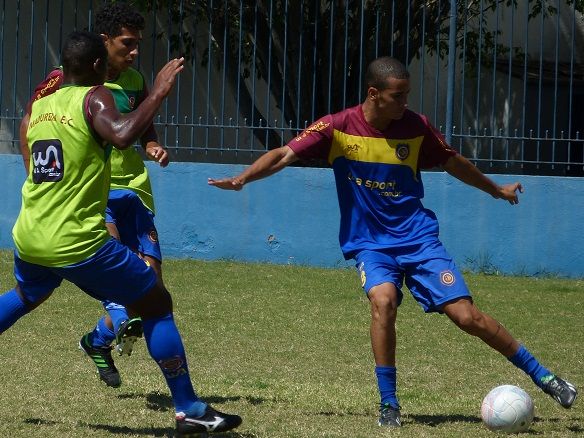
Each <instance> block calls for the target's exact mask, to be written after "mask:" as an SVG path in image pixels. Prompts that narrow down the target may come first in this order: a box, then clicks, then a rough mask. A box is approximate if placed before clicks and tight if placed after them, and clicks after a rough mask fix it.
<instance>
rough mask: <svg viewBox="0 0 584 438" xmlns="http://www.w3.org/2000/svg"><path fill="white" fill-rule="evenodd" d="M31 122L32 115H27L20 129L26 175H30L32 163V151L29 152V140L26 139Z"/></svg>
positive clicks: (23, 118)
mask: <svg viewBox="0 0 584 438" xmlns="http://www.w3.org/2000/svg"><path fill="white" fill-rule="evenodd" d="M29 122H30V114H29V113H25V114H24V116H23V117H22V120H21V121H20V129H19V137H20V138H19V143H20V153H21V154H22V160H23V161H24V168H25V169H26V174H27V175H28V173H29V163H30V151H29V150H28V140H27V139H26V132H27V131H28V123H29Z"/></svg>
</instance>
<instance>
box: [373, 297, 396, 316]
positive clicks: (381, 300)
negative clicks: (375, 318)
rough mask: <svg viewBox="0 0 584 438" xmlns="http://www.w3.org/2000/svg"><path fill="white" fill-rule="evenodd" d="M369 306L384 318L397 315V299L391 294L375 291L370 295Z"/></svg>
mask: <svg viewBox="0 0 584 438" xmlns="http://www.w3.org/2000/svg"><path fill="white" fill-rule="evenodd" d="M370 300H371V306H372V307H373V309H374V310H375V313H377V314H379V315H380V316H381V317H383V318H384V319H387V318H390V319H391V318H395V317H396V315H397V307H398V303H397V299H396V298H395V297H393V296H392V295H391V294H384V293H377V294H374V295H372V296H371V297H370Z"/></svg>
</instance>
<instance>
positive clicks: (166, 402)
mask: <svg viewBox="0 0 584 438" xmlns="http://www.w3.org/2000/svg"><path fill="white" fill-rule="evenodd" d="M117 398H119V399H120V400H124V399H140V398H144V399H146V407H147V408H148V409H150V410H152V411H157V412H166V411H173V410H174V405H173V403H172V398H171V397H170V396H169V395H168V394H160V393H159V392H150V393H148V394H144V393H135V392H134V393H125V394H120V395H118V396H117ZM203 400H204V401H206V402H207V403H209V404H212V405H221V404H223V403H227V402H240V401H244V402H246V403H249V404H250V405H253V406H257V405H261V404H262V403H264V402H265V401H266V399H264V398H259V397H245V396H244V397H241V396H231V397H221V396H216V395H215V396H214V395H211V396H208V397H203Z"/></svg>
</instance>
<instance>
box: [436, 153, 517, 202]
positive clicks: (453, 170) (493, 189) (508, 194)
mask: <svg viewBox="0 0 584 438" xmlns="http://www.w3.org/2000/svg"><path fill="white" fill-rule="evenodd" d="M442 168H443V169H444V170H445V171H446V172H448V173H449V174H450V175H452V176H454V177H455V178H457V179H459V180H460V181H462V182H463V183H465V184H468V185H470V186H473V187H476V188H477V189H480V190H482V191H483V192H485V193H488V194H489V195H491V196H492V197H493V198H496V199H504V200H506V201H509V203H510V204H518V203H519V199H518V197H517V191H519V192H523V187H522V186H521V184H520V183H518V182H516V183H513V184H506V185H502V186H500V185H497V184H496V183H495V182H494V181H493V180H491V179H490V178H489V177H488V176H486V175H485V174H484V173H482V172H481V171H480V170H479V169H478V168H477V167H476V166H475V165H474V164H472V163H471V162H470V161H468V160H467V159H466V158H465V157H463V156H462V155H460V154H456V155H454V156H452V157H450V158H449V159H448V161H446V163H445V164H444V165H443V166H442Z"/></svg>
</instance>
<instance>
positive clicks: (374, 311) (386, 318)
mask: <svg viewBox="0 0 584 438" xmlns="http://www.w3.org/2000/svg"><path fill="white" fill-rule="evenodd" d="M368 297H369V301H370V303H371V326H370V334H371V348H372V350H373V357H374V359H375V374H376V375H377V382H378V385H379V392H380V395H381V403H380V408H379V425H380V426H388V427H399V426H401V416H400V407H399V403H398V401H397V395H396V388H397V384H396V369H395V349H396V343H397V341H396V333H395V321H396V319H397V307H398V303H399V302H398V291H397V288H396V287H395V285H394V284H392V283H382V284H380V285H378V286H374V287H372V288H371V290H370V291H369V293H368Z"/></svg>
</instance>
